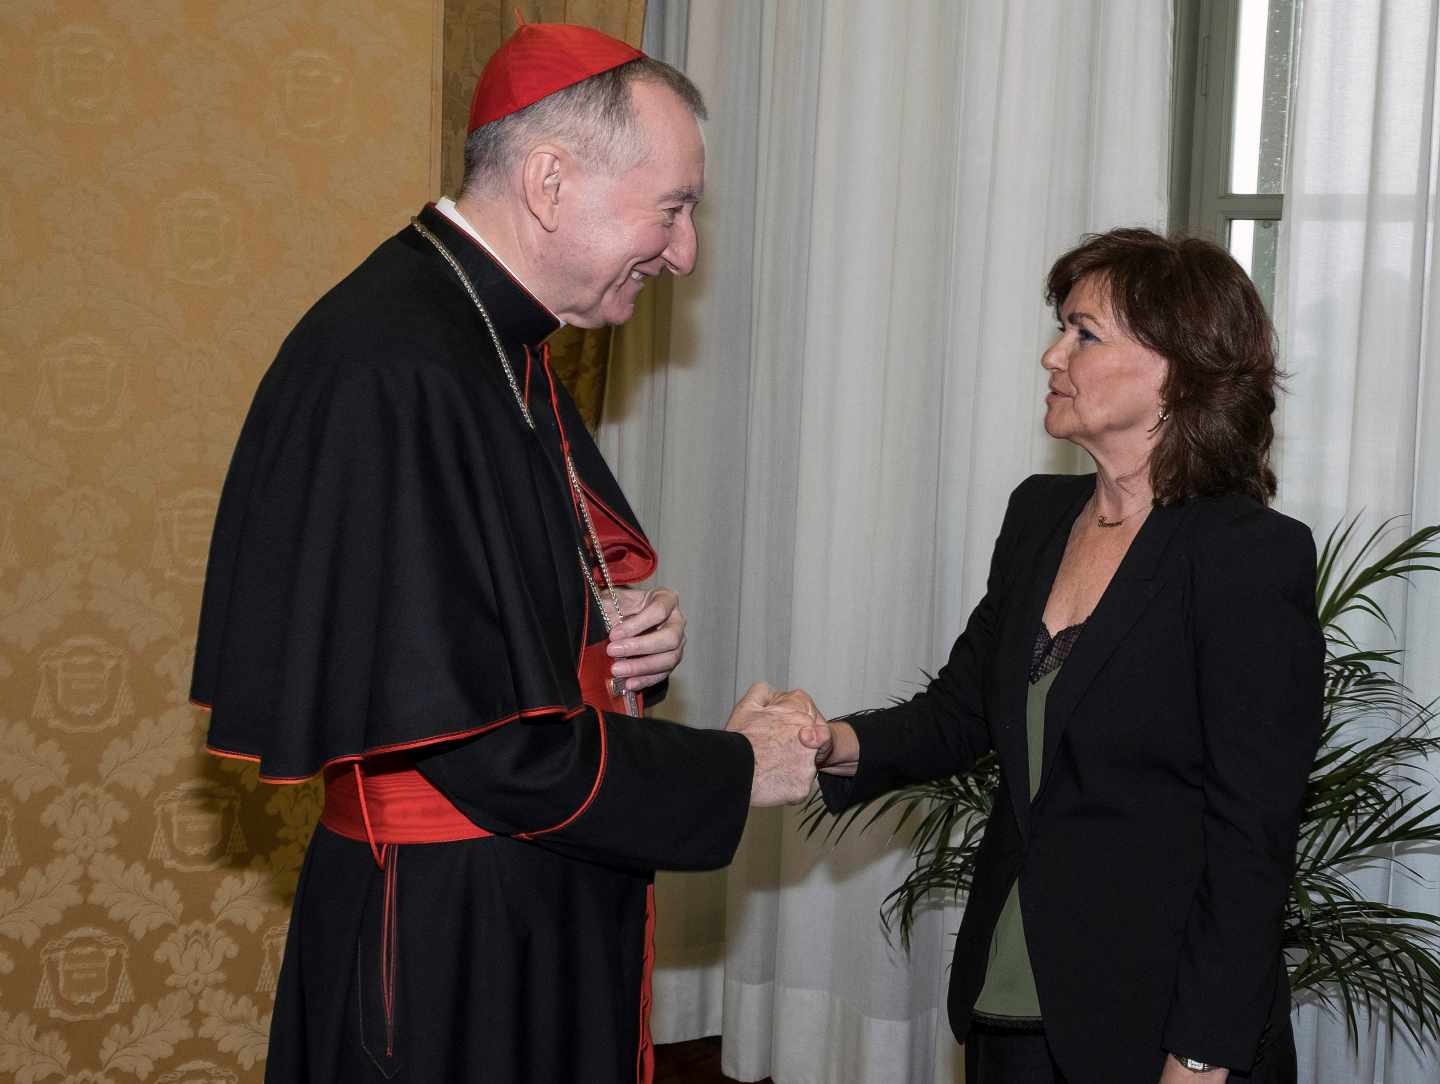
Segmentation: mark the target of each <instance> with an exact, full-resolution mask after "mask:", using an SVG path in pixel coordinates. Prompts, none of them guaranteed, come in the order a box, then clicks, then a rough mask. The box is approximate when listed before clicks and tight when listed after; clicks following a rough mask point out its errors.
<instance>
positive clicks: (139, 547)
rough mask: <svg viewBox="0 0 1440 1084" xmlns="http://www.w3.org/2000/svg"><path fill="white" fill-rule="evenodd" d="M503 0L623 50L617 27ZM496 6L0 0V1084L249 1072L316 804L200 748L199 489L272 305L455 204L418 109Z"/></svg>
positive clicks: (267, 327) (274, 332)
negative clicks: (196, 704) (597, 34)
mask: <svg viewBox="0 0 1440 1084" xmlns="http://www.w3.org/2000/svg"><path fill="white" fill-rule="evenodd" d="M519 6H520V7H521V8H522V9H523V10H524V12H525V15H526V17H527V18H530V19H540V18H544V19H558V18H568V19H570V20H571V21H581V22H592V24H593V25H598V26H601V27H602V28H604V29H607V30H609V31H610V32H612V33H617V34H624V35H625V36H626V37H628V38H629V39H630V40H632V41H637V42H638V40H639V36H640V29H641V23H642V22H643V13H644V5H643V0H627V2H617V3H604V2H596V3H592V4H589V5H586V4H583V3H580V2H578V0H571V2H569V3H561V2H554V3H550V2H546V3H529V4H522V5H519ZM512 7H513V5H512V4H505V3H501V2H491V3H478V2H472V3H464V4H458V3H456V2H454V0H451V2H450V3H448V4H447V3H446V2H445V0H270V2H267V3H247V2H243V0H242V2H234V0H230V2H224V3H222V2H220V0H6V2H5V3H3V4H0V1074H4V1075H5V1076H6V1078H8V1079H14V1080H16V1081H17V1082H18V1084H32V1082H40V1081H55V1082H58V1084H123V1082H126V1081H132V1080H141V1081H154V1082H156V1084H239V1082H241V1081H258V1080H259V1079H260V1078H261V1075H262V1073H263V1068H264V1064H263V1063H264V1056H265V1050H266V1045H267V1034H268V1027H269V1019H270V1013H271V1006H272V1004H273V1000H274V990H275V978H276V973H277V970H278V967H279V962H280V958H281V953H282V952H283V949H284V944H285V933H286V926H287V922H288V907H289V901H290V897H291V895H292V894H293V891H294V885H295V880H296V876H297V873H298V870H299V866H300V861H301V857H302V854H303V851H304V847H305V843H306V841H307V840H308V838H309V836H310V832H311V830H312V828H313V825H314V822H315V819H316V817H317V816H318V814H319V808H320V801H321V796H320V791H319V788H318V786H317V785H316V784H314V783H311V784H306V785H303V786H291V787H273V786H269V785H264V784H260V783H259V782H258V780H257V778H256V774H255V771H254V769H253V768H252V767H248V766H245V765H242V764H240V763H237V762H234V761H221V760H217V759H215V758H212V757H209V756H207V755H206V754H204V753H203V752H202V749H201V747H202V744H203V740H204V733H205V718H204V716H203V714H202V713H201V712H199V711H198V710H196V709H193V708H191V707H190V706H189V705H188V704H187V702H186V699H187V693H188V687H189V677H190V667H191V653H192V648H193V640H194V634H195V627H196V622H197V617H198V607H199V600H200V585H201V582H202V579H203V576H204V571H205V560H206V554H207V548H208V544H209V537H210V530H211V526H212V521H213V517H214V513H215V507H216V502H217V499H218V496H219V491H220V486H221V484H222V482H223V479H224V472H225V468H226V466H227V464H228V461H229V456H230V452H231V449H232V447H233V444H234V440H235V437H236V434H237V432H238V430H239V426H240V422H241V420H242V418H243V415H244V412H245V409H246V407H247V405H248V403H249V398H250V395H251V393H252V391H253V389H254V386H255V383H256V382H257V380H258V379H259V377H260V374H261V373H262V372H263V371H264V369H265V367H266V366H267V365H268V364H269V362H270V360H271V358H272V357H273V356H274V354H275V351H276V349H277V347H278V346H279V344H280V341H281V339H282V338H283V337H284V336H285V334H286V333H287V332H288V330H289V329H290V327H291V326H292V325H293V323H294V322H295V320H296V319H297V318H298V317H299V316H300V314H301V313H302V312H303V311H304V310H305V308H306V307H308V306H309V304H310V303H311V302H312V301H313V300H314V299H315V298H316V297H317V296H318V295H319V294H320V293H321V292H323V291H324V290H325V289H327V288H328V287H329V286H330V285H332V284H333V283H334V282H335V281H336V280H337V279H338V278H339V277H340V276H342V275H343V274H345V273H346V272H347V271H348V270H350V269H351V268H352V267H353V266H354V265H355V264H356V263H357V262H358V261H359V260H360V259H361V258H362V257H363V256H364V255H365V254H366V253H367V252H369V251H370V249H371V248H373V247H374V245H375V244H376V243H378V241H379V240H381V239H382V238H383V237H384V236H386V235H387V234H389V233H390V232H392V231H394V230H396V229H399V228H400V227H401V226H403V225H404V223H405V221H406V220H407V218H408V216H409V215H410V214H411V213H413V211H414V210H415V209H416V208H417V207H419V206H420V205H421V204H422V203H423V202H424V201H425V200H426V199H429V198H432V197H433V196H435V195H437V194H439V193H440V192H441V191H445V190H453V185H449V186H442V183H441V182H442V178H441V173H440V163H441V161H442V156H441V150H442V147H441V143H442V140H441V130H442V116H443V118H445V119H446V120H447V121H451V122H453V118H454V116H455V113H454V110H455V108H457V106H456V105H455V102H456V101H457V100H460V101H462V104H461V105H459V106H458V108H459V109H461V110H464V109H466V108H468V94H469V90H468V86H469V84H470V82H471V80H473V78H474V76H475V74H476V73H478V71H479V68H480V66H481V65H482V64H483V61H484V58H485V57H486V56H487V55H488V54H489V52H490V50H491V49H493V47H494V46H495V45H496V44H498V42H499V40H500V34H501V28H502V26H504V27H506V28H507V30H506V32H508V27H509V26H510V25H512V24H511V23H510V22H509V21H502V17H501V14H500V13H501V11H502V10H503V11H504V12H505V13H506V15H505V20H513V15H512V14H510V12H511V10H512ZM587 9H588V10H587ZM442 63H443V65H444V67H443V69H442ZM457 95H458V96H459V98H458V99H457ZM460 123H461V124H462V126H463V119H462V121H461V122H460ZM453 127H454V125H453V123H451V124H450V125H449V127H447V128H446V131H448V132H450V133H451V135H452V136H453V135H454V132H453ZM459 134H460V136H461V137H463V130H462V131H461V132H460V133H459ZM443 149H444V151H445V152H446V155H447V156H446V158H445V159H444V160H445V161H447V162H450V163H454V162H456V161H458V158H459V154H460V150H459V144H457V143H454V142H453V141H449V142H447V143H446V145H445V147H444V148H443ZM583 349H588V350H589V354H588V355H585V356H588V357H589V358H590V359H591V360H590V361H589V362H585V363H583V364H580V365H578V367H572V372H571V376H572V379H577V377H576V374H578V373H580V371H581V370H582V369H584V370H585V371H588V372H590V373H591V377H590V379H591V382H592V384H593V386H594V388H595V389H596V394H597V397H598V389H600V388H602V387H603V361H604V352H603V351H602V350H601V349H600V348H599V347H598V346H596V345H595V344H594V343H591V344H590V345H589V347H582V350H583ZM577 356H579V355H577ZM597 359H598V360H597ZM580 383H581V384H582V385H583V383H584V380H583V379H580ZM577 390H579V391H580V392H581V394H582V395H584V394H585V393H584V388H583V386H582V387H580V388H578V389H577Z"/></svg>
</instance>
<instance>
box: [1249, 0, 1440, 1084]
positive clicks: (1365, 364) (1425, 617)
mask: <svg viewBox="0 0 1440 1084" xmlns="http://www.w3.org/2000/svg"><path fill="white" fill-rule="evenodd" d="M1302 19H1303V22H1302V24H1301V35H1300V50H1299V68H1298V72H1297V75H1296V87H1295V99H1294V116H1295V125H1294V133H1293V136H1292V145H1291V151H1290V180H1289V184H1288V186H1287V196H1286V206H1285V220H1284V223H1283V224H1282V228H1281V246H1282V264H1281V270H1280V279H1279V287H1280V289H1279V298H1278V303H1277V308H1278V311H1279V318H1280V320H1279V322H1280V325H1281V345H1282V356H1283V358H1284V362H1285V365H1286V368H1287V369H1288V370H1289V372H1290V374H1291V376H1290V381H1289V384H1290V394H1289V395H1288V396H1287V397H1286V398H1285V400H1284V402H1283V407H1282V417H1281V424H1280V441H1279V449H1278V451H1279V455H1278V460H1279V475H1280V498H1281V499H1280V506H1281V507H1282V508H1284V509H1285V510H1286V511H1288V512H1290V513H1291V514H1293V515H1296V516H1298V517H1299V518H1301V519H1303V520H1305V521H1306V522H1308V523H1310V524H1312V525H1313V526H1314V527H1315V528H1316V533H1317V535H1323V533H1324V531H1325V530H1326V529H1328V527H1329V526H1330V525H1331V524H1333V523H1335V522H1336V521H1337V520H1338V519H1339V518H1340V517H1342V516H1343V515H1346V514H1349V513H1354V512H1358V511H1360V510H1362V509H1363V510H1365V511H1366V519H1367V522H1368V523H1370V524H1372V525H1373V524H1375V523H1378V522H1379V520H1381V519H1383V518H1385V517H1388V516H1395V515H1403V516H1407V517H1409V522H1410V523H1411V524H1413V525H1415V526H1419V525H1421V524H1428V523H1435V522H1437V521H1440V442H1437V439H1436V431H1437V428H1440V381H1437V380H1436V369H1435V360H1434V359H1435V354H1436V349H1437V343H1436V331H1437V329H1436V316H1437V315H1440V307H1437V287H1436V282H1435V277H1434V274H1433V259H1434V251H1435V243H1436V240H1437V234H1440V213H1437V206H1436V181H1437V173H1436V165H1437V162H1436V153H1437V151H1436V136H1437V131H1436V125H1435V107H1436V34H1437V23H1440V4H1437V3H1436V2H1435V0H1386V2H1385V3H1383V4H1355V3H1349V2H1346V0H1305V4H1304V6H1303V11H1302ZM1427 370H1428V371H1427ZM1435 579H1436V577H1434V576H1430V577H1422V578H1420V579H1419V580H1417V586H1416V588H1415V589H1412V590H1410V591H1408V592H1405V591H1396V592H1393V593H1392V594H1390V595H1389V596H1387V598H1386V599H1385V602H1386V604H1387V607H1388V608H1389V610H1390V612H1391V614H1392V617H1394V618H1396V619H1397V620H1396V621H1395V625H1396V629H1397V631H1398V633H1399V646H1401V647H1403V648H1404V649H1405V651H1406V665H1405V675H1404V676H1405V679H1406V681H1408V682H1409V683H1410V685H1411V686H1412V688H1414V689H1415V691H1416V693H1417V694H1418V695H1419V696H1420V698H1421V699H1422V700H1425V699H1429V698H1432V697H1436V696H1440V586H1437V584H1436V583H1435ZM1366 632H1367V634H1368V635H1370V636H1372V637H1374V638H1375V639H1374V642H1375V643H1377V644H1385V643H1387V639H1388V638H1387V636H1386V634H1385V633H1384V632H1383V630H1380V629H1373V628H1372V629H1369V630H1366ZM1435 767H1436V768H1440V765H1437V766H1435ZM1409 864H1410V865H1411V866H1412V867H1413V868H1414V869H1415V870H1416V872H1417V873H1418V874H1419V875H1420V877H1421V878H1423V880H1420V881H1417V880H1414V879H1412V878H1409V877H1406V876H1405V875H1403V874H1400V875H1390V874H1387V873H1382V872H1380V871H1371V872H1370V873H1369V874H1368V878H1369V879H1368V880H1367V882H1366V884H1367V887H1369V888H1371V889H1373V890H1374V891H1375V892H1377V893H1379V896H1378V898H1380V899H1386V898H1388V899H1389V900H1390V901H1391V902H1392V903H1394V904H1396V905H1397V906H1400V907H1407V908H1413V909H1416V910H1422V911H1427V912H1430V913H1432V914H1433V913H1437V912H1440V856H1434V855H1431V856H1421V857H1414V858H1412V859H1411V860H1410V862H1409ZM1297 1019H1298V1028H1297V1041H1298V1047H1299V1054H1300V1079H1301V1080H1305V1081H1314V1082H1316V1084H1341V1082H1344V1084H1351V1082H1353V1081H1360V1080H1366V1081H1375V1082H1384V1084H1421V1082H1432V1081H1435V1080H1437V1079H1440V1071H1437V1069H1436V1053H1435V1051H1434V1050H1429V1051H1423V1052H1422V1051H1417V1050H1415V1049H1413V1048H1412V1047H1411V1046H1410V1045H1409V1044H1408V1043H1407V1042H1406V1041H1404V1040H1403V1038H1402V1037H1401V1036H1400V1035H1399V1034H1398V1033H1392V1032H1391V1031H1389V1030H1388V1029H1385V1028H1383V1027H1379V1028H1372V1029H1370V1030H1368V1031H1366V1032H1364V1033H1362V1035H1361V1041H1360V1049H1359V1052H1358V1055H1357V1054H1353V1053H1352V1052H1351V1050H1350V1045H1349V1041H1348V1039H1347V1037H1346V1033H1345V1027H1344V1024H1343V1023H1342V1022H1340V1021H1339V1020H1337V1019H1336V1018H1335V1017H1334V1016H1332V1015H1330V1014H1327V1013H1325V1012H1323V1011H1321V1010H1319V1009H1318V1008H1316V1007H1314V1006H1306V1007H1304V1008H1302V1009H1301V1010H1300V1012H1299V1014H1298V1017H1297Z"/></svg>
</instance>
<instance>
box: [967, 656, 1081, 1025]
mask: <svg viewBox="0 0 1440 1084" xmlns="http://www.w3.org/2000/svg"><path fill="white" fill-rule="evenodd" d="M1058 673H1060V669H1059V667H1057V668H1056V669H1054V670H1051V671H1050V672H1049V673H1048V674H1045V675H1044V676H1042V677H1041V678H1039V680H1037V681H1035V682H1032V683H1031V685H1030V688H1029V690H1028V691H1027V693H1026V696H1025V743H1026V746H1027V749H1028V752H1029V762H1030V764H1029V767H1030V797H1031V799H1034V797H1035V792H1036V791H1037V790H1039V789H1040V769H1041V767H1042V761H1043V758H1044V756H1045V698H1046V697H1047V696H1049V695H1050V686H1051V685H1053V684H1055V675H1057V674H1058ZM975 1010H976V1011H977V1012H983V1013H988V1014H989V1015H990V1016H1029V1017H1038V1016H1039V1015H1040V997H1039V995H1038V994H1036V993H1035V975H1034V973H1033V972H1032V971H1031V970H1030V950H1029V948H1027V947H1026V945H1025V924H1024V922H1023V921H1022V920H1021V917H1020V878H1018V877H1017V878H1015V883H1014V884H1013V885H1011V886H1010V895H1009V896H1007V897H1006V898H1005V906H1004V907H1003V908H1001V910H1000V918H999V919H998V920H997V921H996V923H995V933H994V934H993V935H992V936H991V938H990V964H989V966H988V967H987V968H986V970H985V985H984V986H983V987H982V988H981V990H980V996H979V997H978V998H977V999H976V1000H975Z"/></svg>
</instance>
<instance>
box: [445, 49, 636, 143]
mask: <svg viewBox="0 0 1440 1084" xmlns="http://www.w3.org/2000/svg"><path fill="white" fill-rule="evenodd" d="M644 55H645V54H644V53H642V52H641V51H640V50H639V49H636V48H635V47H634V46H632V45H626V44H625V43H624V42H623V41H617V40H616V39H615V38H612V37H611V36H610V35H609V34H602V33H600V31H598V30H592V29H590V27H588V26H572V25H570V24H568V23H521V24H520V26H519V27H518V28H517V29H516V31H515V33H513V34H511V35H510V38H509V40H507V41H506V42H505V44H503V45H502V46H500V48H498V49H496V50H495V55H494V56H492V57H491V58H490V61H489V63H487V64H486V65H485V70H484V71H483V72H481V73H480V81H479V82H478V83H476V84H475V97H474V98H473V99H471V102H470V127H469V131H471V132H473V131H474V130H475V129H476V128H479V127H481V126H482V125H486V124H489V123H490V122H491V121H492V120H499V119H500V118H501V117H505V116H509V115H510V114H511V113H515V112H518V111H519V110H521V109H524V108H525V107H526V106H527V105H534V104H535V103H536V102H538V101H539V100H540V99H541V98H544V97H546V96H548V95H551V94H554V93H555V92H556V91H557V90H563V89H564V88H566V87H568V86H572V85H574V84H575V83H578V82H580V80H582V79H589V78H590V77H591V76H592V75H599V74H600V73H601V72H608V71H609V70H610V69H611V68H618V67H619V66H620V65H621V64H628V63H629V62H630V61H632V60H639V59H641V58H642V57H644Z"/></svg>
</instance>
